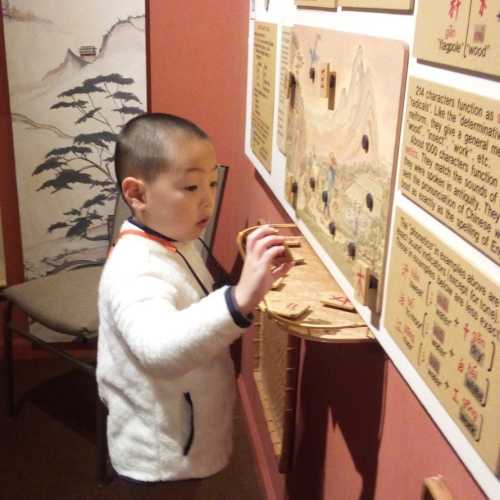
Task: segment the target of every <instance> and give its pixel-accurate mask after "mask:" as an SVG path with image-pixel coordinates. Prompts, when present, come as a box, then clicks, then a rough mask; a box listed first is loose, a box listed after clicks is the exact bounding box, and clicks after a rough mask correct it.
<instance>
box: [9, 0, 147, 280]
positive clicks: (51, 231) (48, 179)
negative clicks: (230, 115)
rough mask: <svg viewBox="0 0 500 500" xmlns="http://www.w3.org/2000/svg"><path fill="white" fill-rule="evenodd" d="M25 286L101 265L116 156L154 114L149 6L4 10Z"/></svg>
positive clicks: (20, 3)
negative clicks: (132, 123) (123, 137)
mask: <svg viewBox="0 0 500 500" xmlns="http://www.w3.org/2000/svg"><path fill="white" fill-rule="evenodd" d="M2 14H3V16H2V17H3V23H4V31H5V43H6V51H7V69H8V79H9V93H10V107H11V113H12V128H13V135H14V153H15V163H16V177H17V189H18V197H19V211H20V218H21V231H22V244H23V255H24V265H25V278H26V279H33V278H37V277H41V276H46V275H48V274H53V273H57V272H60V271H67V270H71V269H74V268H78V267H84V266H88V265H95V264H98V263H102V262H103V261H104V259H105V255H106V251H107V245H108V230H109V229H108V228H109V222H110V217H111V216H112V213H113V209H114V204H115V200H116V196H117V191H116V186H115V175H114V163H113V155H114V146H115V140H116V136H117V134H118V133H119V132H120V130H121V127H122V126H123V125H124V123H126V122H127V121H128V120H129V119H130V118H132V117H133V116H135V115H137V114H140V113H142V112H144V111H145V110H146V107H147V95H146V89H147V85H146V39H145V2H144V0H108V1H106V2H101V1H99V0H92V1H86V2H76V1H70V2H53V1H50V0H10V1H5V0H2Z"/></svg>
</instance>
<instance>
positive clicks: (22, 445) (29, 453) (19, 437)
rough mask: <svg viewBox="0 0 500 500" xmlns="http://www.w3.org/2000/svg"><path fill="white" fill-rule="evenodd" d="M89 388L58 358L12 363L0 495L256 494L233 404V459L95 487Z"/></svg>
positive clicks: (73, 499) (229, 498) (148, 497)
mask: <svg viewBox="0 0 500 500" xmlns="http://www.w3.org/2000/svg"><path fill="white" fill-rule="evenodd" d="M2 368H3V366H2V365H0V369H2ZM0 373H1V377H2V380H1V382H2V389H3V370H2V371H0ZM94 394H95V388H94V387H93V382H92V381H91V379H90V377H88V375H85V374H83V373H80V372H75V371H72V370H71V369H69V368H68V366H67V364H66V363H65V362H63V361H60V360H52V359H51V360H30V361H25V360H23V361H17V362H16V395H17V401H18V409H17V410H18V414H17V416H16V418H15V419H14V420H12V419H9V418H7V417H6V416H5V403H4V401H3V390H2V392H1V395H2V398H0V399H1V401H0V500H32V499H33V500H49V499H50V500H77V499H78V500H83V499H88V500H90V499H92V500H99V499H113V500H121V499H123V500H129V499H130V500H132V499H133V500H143V499H144V500H155V499H162V500H169V499H172V500H263V496H262V493H261V489H260V483H259V478H258V477H257V472H256V467H255V464H254V456H253V451H252V449H251V445H250V442H249V438H248V435H247V430H246V426H245V422H244V421H243V418H244V417H243V415H241V413H240V410H239V409H238V410H237V413H236V415H235V451H234V455H233V459H232V462H231V464H230V465H229V466H228V467H227V468H226V469H225V470H223V471H222V472H220V473H219V474H217V475H215V476H213V477H211V478H208V479H203V480H191V481H179V482H172V483H163V484H158V485H152V486H134V485H130V484H128V483H126V482H123V481H122V480H120V479H117V478H114V479H113V480H112V481H111V482H110V483H109V484H108V485H107V486H104V487H99V486H98V485H97V483H96V478H95V423H94V418H95V404H94Z"/></svg>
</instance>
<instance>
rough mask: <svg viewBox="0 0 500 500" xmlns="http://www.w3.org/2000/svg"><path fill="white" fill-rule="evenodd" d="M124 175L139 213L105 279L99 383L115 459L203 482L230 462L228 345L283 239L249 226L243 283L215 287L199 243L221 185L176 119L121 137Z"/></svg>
mask: <svg viewBox="0 0 500 500" xmlns="http://www.w3.org/2000/svg"><path fill="white" fill-rule="evenodd" d="M115 164H116V174H117V179H118V183H119V186H120V188H121V191H122V194H123V196H124V198H125V200H126V202H127V203H128V205H129V206H130V208H131V210H132V213H133V217H132V218H130V219H129V221H127V222H125V223H124V224H123V226H122V230H121V236H120V238H119V240H118V242H117V244H116V246H115V247H114V249H113V251H112V252H111V254H110V256H109V258H108V261H107V262H106V265H105V268H104V271H103V274H102V278H101V283H100V287H99V318H100V326H99V344H98V356H97V381H98V387H99V395H100V397H101V399H102V400H103V401H104V403H105V404H106V406H107V408H108V411H109V415H108V444H109V452H110V457H111V462H112V464H113V467H114V469H115V470H116V471H117V473H118V474H119V475H121V476H124V477H126V478H130V479H133V480H138V481H148V482H152V481H162V480H177V479H185V478H201V477H206V476H209V475H211V474H215V473H216V472H218V471H219V470H221V469H222V468H223V467H224V466H226V465H227V463H228V460H229V457H230V454H231V448H232V433H231V431H232V409H233V401H234V393H235V390H234V373H233V366H232V362H231V359H230V356H229V350H228V348H229V345H230V344H231V343H232V342H233V341H234V340H235V339H237V338H238V337H239V335H240V334H241V333H242V332H243V331H244V328H245V327H247V326H249V325H250V320H249V316H250V315H251V312H252V310H253V309H254V308H255V307H256V306H257V304H258V303H259V302H260V301H261V299H262V298H263V296H264V295H265V293H266V292H267V291H268V290H269V289H270V287H271V285H272V283H273V282H274V281H275V280H277V279H278V278H279V277H281V276H283V275H284V274H285V273H286V272H287V271H288V270H289V269H290V267H291V265H292V264H290V263H285V264H281V265H278V266H274V265H273V260H274V259H275V258H276V257H278V256H279V255H280V254H282V253H283V251H284V246H283V241H284V238H283V237H282V236H279V235H278V234H277V232H276V231H275V230H274V229H272V228H270V227H269V226H263V227H262V228H259V229H258V230H256V231H254V232H253V233H251V234H250V235H249V237H248V239H247V245H246V248H247V256H246V259H245V262H244V265H243V269H242V272H241V276H240V280H239V282H238V284H237V285H236V286H234V287H227V286H226V287H223V288H221V289H218V290H216V291H213V292H212V291H211V290H212V284H213V280H212V277H211V276H210V274H209V272H208V270H207V269H206V267H205V265H204V262H203V260H202V259H201V256H200V255H199V254H198V253H197V251H196V249H195V244H194V242H195V241H196V239H197V238H198V237H199V236H200V234H201V232H202V231H203V228H204V227H205V226H206V224H207V222H208V220H209V219H210V216H211V214H212V210H213V208H214V199H215V192H216V186H217V183H216V179H217V172H216V169H217V162H216V157H215V150H214V147H213V145H212V143H211V141H210V139H209V138H208V137H207V135H206V134H205V133H204V132H203V131H202V130H201V129H199V128H198V127H197V126H196V125H194V124H193V123H191V122H189V121H187V120H185V119H182V118H179V117H176V116H172V115H165V114H160V113H150V114H144V115H141V116H139V117H136V118H133V119H132V120H131V121H129V122H128V123H127V124H126V125H125V126H124V128H123V130H122V132H121V133H120V136H119V138H118V142H117V146H116V154H115Z"/></svg>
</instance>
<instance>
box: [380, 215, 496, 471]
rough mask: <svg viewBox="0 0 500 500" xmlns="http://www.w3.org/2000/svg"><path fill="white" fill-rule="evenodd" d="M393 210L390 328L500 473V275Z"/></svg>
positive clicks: (389, 302)
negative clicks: (474, 263)
mask: <svg viewBox="0 0 500 500" xmlns="http://www.w3.org/2000/svg"><path fill="white" fill-rule="evenodd" d="M396 214H397V215H396V222H395V234H394V240H393V245H392V253H391V261H390V268H389V280H388V293H387V301H386V304H387V311H386V314H385V318H386V319H385V327H386V330H387V331H388V332H389V334H390V335H391V336H392V337H393V338H394V340H395V341H396V343H397V344H398V346H399V347H400V349H401V351H402V352H403V353H404V354H405V355H406V356H407V357H408V359H409V360H410V361H411V363H412V364H413V365H414V366H415V368H416V369H417V371H418V372H419V373H420V375H421V377H422V378H423V380H424V381H425V382H426V383H427V385H428V386H429V387H430V389H431V390H432V391H433V392H434V394H435V395H436V396H437V398H438V399H439V400H440V401H441V403H442V404H443V406H444V408H445V409H446V410H447V411H448V413H449V414H450V416H451V417H452V418H453V419H454V420H455V422H456V423H457V424H458V425H459V427H460V428H461V429H462V430H463V433H464V435H465V436H466V437H467V438H468V439H469V441H470V442H471V443H472V444H473V446H474V447H475V448H476V450H477V451H478V453H479V454H480V455H481V457H482V458H483V460H484V461H485V463H486V464H487V465H488V467H490V468H491V469H492V471H493V472H494V473H495V474H496V475H497V476H499V474H500V425H499V422H500V358H499V355H500V321H499V317H498V316H499V310H500V307H499V306H500V276H498V275H497V276H486V275H484V274H482V273H480V272H479V271H478V270H477V269H476V268H474V267H473V266H472V265H471V264H469V263H468V262H467V261H465V260H464V259H462V258H461V257H460V256H459V255H458V254H456V253H455V252H454V251H453V250H452V249H451V248H450V247H449V246H447V245H445V244H444V243H443V242H442V241H441V240H440V239H438V238H436V237H435V236H434V235H433V234H432V233H430V232H429V231H427V230H426V229H424V227H423V226H421V225H420V224H418V223H417V222H416V221H415V220H414V219H412V218H411V217H410V216H408V215H406V214H405V213H404V212H402V211H401V210H400V209H398V210H397V212H396Z"/></svg>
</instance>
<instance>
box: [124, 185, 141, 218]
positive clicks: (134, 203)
mask: <svg viewBox="0 0 500 500" xmlns="http://www.w3.org/2000/svg"><path fill="white" fill-rule="evenodd" d="M122 193H123V197H124V198H125V200H126V201H127V203H128V205H129V207H130V208H132V210H133V211H134V213H135V212H140V211H141V210H142V209H143V208H144V206H145V204H146V189H145V186H144V182H143V181H142V180H141V179H137V178H136V177H125V179H123V181H122Z"/></svg>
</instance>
